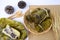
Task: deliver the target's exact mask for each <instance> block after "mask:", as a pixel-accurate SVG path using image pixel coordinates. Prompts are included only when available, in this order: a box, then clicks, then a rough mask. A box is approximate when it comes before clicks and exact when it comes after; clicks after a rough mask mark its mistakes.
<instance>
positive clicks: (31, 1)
mask: <svg viewBox="0 0 60 40" xmlns="http://www.w3.org/2000/svg"><path fill="white" fill-rule="evenodd" d="M19 1H20V0H0V18H1V17H6V18H8V17H9V16H11V15H13V14H11V15H9V14H7V13H6V12H5V7H6V6H7V5H11V6H13V7H14V9H15V12H16V11H17V10H18V9H20V8H19V7H18V6H17V4H18V2H19ZM24 1H25V2H26V3H27V6H26V8H24V9H20V10H21V11H22V12H23V13H25V12H26V10H27V9H28V8H29V5H60V0H24ZM14 20H16V21H19V22H22V23H24V22H23V17H21V18H16V19H14Z"/></svg>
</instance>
